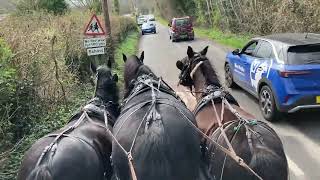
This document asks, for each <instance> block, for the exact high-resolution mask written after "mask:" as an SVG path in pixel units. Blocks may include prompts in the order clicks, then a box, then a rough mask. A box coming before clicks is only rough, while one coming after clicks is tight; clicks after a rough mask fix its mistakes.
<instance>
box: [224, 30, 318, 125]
mask: <svg viewBox="0 0 320 180" xmlns="http://www.w3.org/2000/svg"><path fill="white" fill-rule="evenodd" d="M225 80H226V85H227V86H229V87H233V86H234V85H236V84H237V85H239V86H240V87H242V88H243V89H245V90H246V91H248V92H250V93H251V94H253V95H254V96H255V97H257V98H259V105H260V109H261V112H262V115H263V117H264V118H265V119H266V120H269V121H275V120H277V119H278V118H279V117H280V116H279V115H283V114H286V113H293V112H297V111H300V110H304V109H320V34H302V33H287V34H275V35H269V36H264V37H259V38H253V39H252V40H251V41H250V42H249V43H248V44H247V45H245V46H244V48H243V49H241V50H239V49H236V50H235V51H233V52H232V53H228V54H227V57H226V63H225Z"/></svg>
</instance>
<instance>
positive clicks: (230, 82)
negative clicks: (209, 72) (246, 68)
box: [224, 63, 237, 88]
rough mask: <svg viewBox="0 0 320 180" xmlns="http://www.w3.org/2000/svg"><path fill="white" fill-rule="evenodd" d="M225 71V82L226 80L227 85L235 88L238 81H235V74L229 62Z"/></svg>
mask: <svg viewBox="0 0 320 180" xmlns="http://www.w3.org/2000/svg"><path fill="white" fill-rule="evenodd" d="M224 72H225V75H224V76H225V82H226V86H227V87H228V88H234V87H236V86H237V85H236V83H235V82H234V81H233V76H232V72H231V68H230V65H229V64H228V63H227V64H226V65H225V66H224Z"/></svg>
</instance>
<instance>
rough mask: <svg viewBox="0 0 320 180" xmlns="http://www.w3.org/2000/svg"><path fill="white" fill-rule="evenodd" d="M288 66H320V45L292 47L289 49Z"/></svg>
mask: <svg viewBox="0 0 320 180" xmlns="http://www.w3.org/2000/svg"><path fill="white" fill-rule="evenodd" d="M288 64H290V65H298V64H320V45H319V44H315V45H304V46H293V47H290V48H289V49H288Z"/></svg>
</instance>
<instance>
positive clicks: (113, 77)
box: [112, 74, 119, 82]
mask: <svg viewBox="0 0 320 180" xmlns="http://www.w3.org/2000/svg"><path fill="white" fill-rule="evenodd" d="M112 80H113V81H114V82H118V80H119V78H118V75H117V74H114V75H113V76H112Z"/></svg>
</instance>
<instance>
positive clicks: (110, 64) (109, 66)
mask: <svg viewBox="0 0 320 180" xmlns="http://www.w3.org/2000/svg"><path fill="white" fill-rule="evenodd" d="M107 66H108V68H110V69H111V68H112V62H111V61H110V60H109V61H108V63H107Z"/></svg>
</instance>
